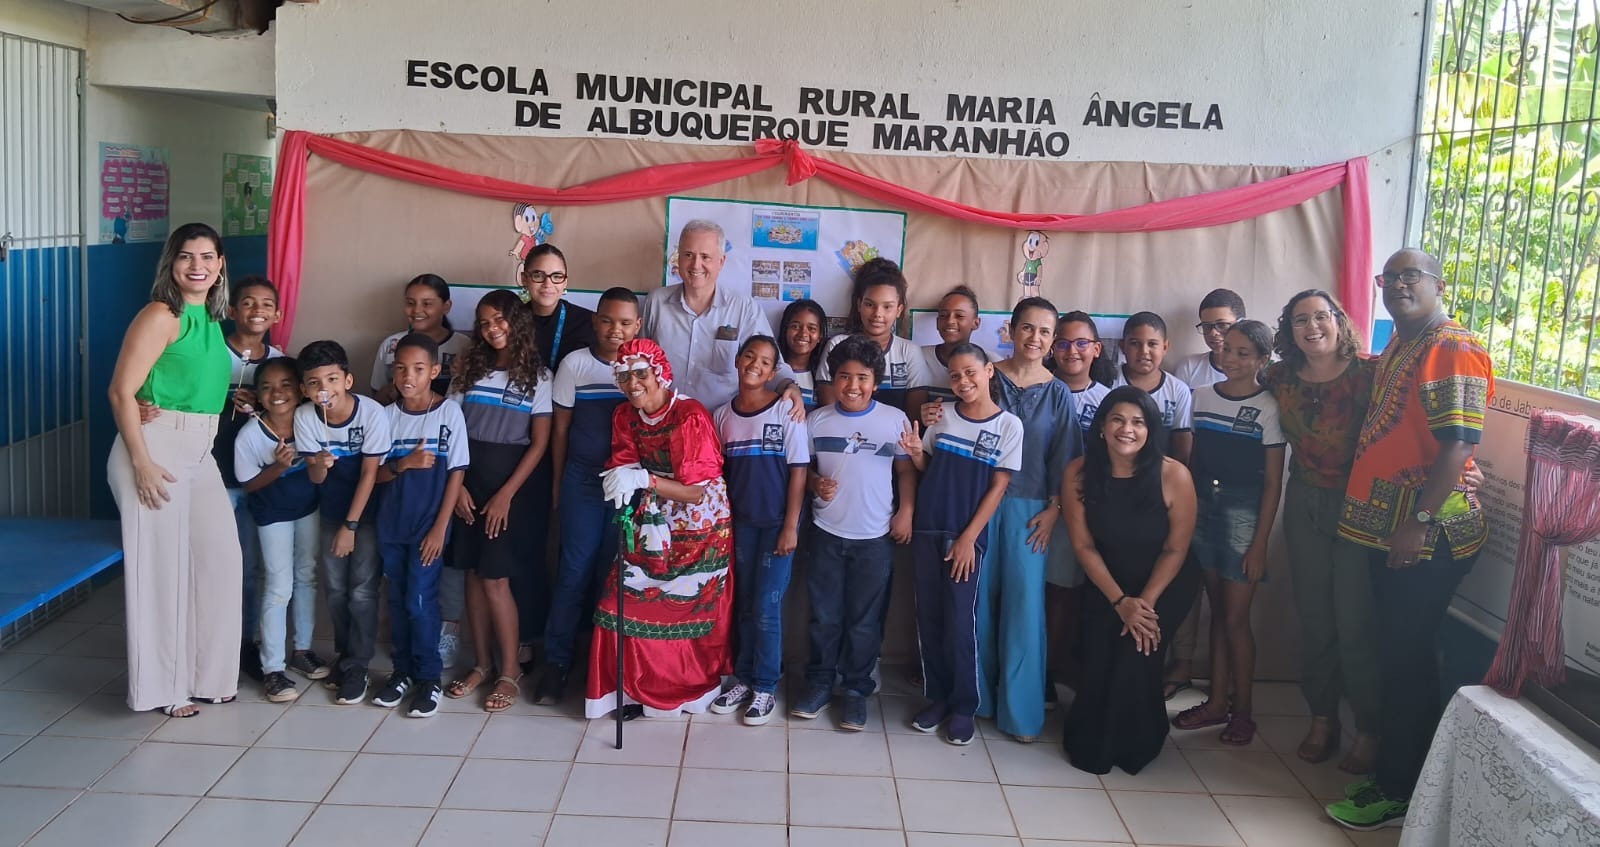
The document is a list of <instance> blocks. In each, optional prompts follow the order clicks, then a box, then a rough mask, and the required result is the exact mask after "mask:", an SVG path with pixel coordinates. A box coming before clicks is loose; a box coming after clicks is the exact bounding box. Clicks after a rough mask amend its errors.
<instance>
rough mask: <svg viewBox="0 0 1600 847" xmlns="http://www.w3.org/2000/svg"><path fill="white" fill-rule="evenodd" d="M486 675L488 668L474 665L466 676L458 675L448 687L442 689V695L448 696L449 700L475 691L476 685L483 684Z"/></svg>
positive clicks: (458, 698)
mask: <svg viewBox="0 0 1600 847" xmlns="http://www.w3.org/2000/svg"><path fill="white" fill-rule="evenodd" d="M488 675H489V669H488V668H483V667H475V668H473V669H472V670H470V671H467V675H466V676H463V677H458V678H456V680H455V681H453V682H451V683H450V685H449V687H448V688H446V689H445V690H444V696H446V697H449V698H450V699H451V700H460V699H461V698H463V697H465V696H467V695H468V694H471V693H472V692H474V691H477V690H478V686H480V685H483V680H484V678H485V677H487V676H488Z"/></svg>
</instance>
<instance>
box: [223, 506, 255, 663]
mask: <svg viewBox="0 0 1600 847" xmlns="http://www.w3.org/2000/svg"><path fill="white" fill-rule="evenodd" d="M227 492H228V502H229V503H230V504H231V505H232V506H233V522H234V524H235V526H237V527H238V529H239V552H240V553H241V554H243V557H244V558H243V562H244V605H243V607H242V612H243V615H244V621H243V623H244V625H243V626H241V627H240V628H239V631H240V632H242V633H244V640H245V641H255V640H257V639H258V638H260V636H261V633H260V631H259V630H260V628H261V621H260V619H259V613H260V611H261V543H260V541H259V540H257V538H256V520H255V518H253V517H251V516H250V509H249V507H247V506H245V497H246V495H245V493H244V489H243V488H229V489H227Z"/></svg>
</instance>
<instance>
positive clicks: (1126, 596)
mask: <svg viewBox="0 0 1600 847" xmlns="http://www.w3.org/2000/svg"><path fill="white" fill-rule="evenodd" d="M1132 596H1133V595H1131V594H1124V595H1122V596H1121V597H1118V598H1117V602H1115V603H1112V604H1111V608H1113V609H1115V608H1117V607H1118V606H1121V605H1122V601H1124V600H1126V599H1128V598H1129V597H1132Z"/></svg>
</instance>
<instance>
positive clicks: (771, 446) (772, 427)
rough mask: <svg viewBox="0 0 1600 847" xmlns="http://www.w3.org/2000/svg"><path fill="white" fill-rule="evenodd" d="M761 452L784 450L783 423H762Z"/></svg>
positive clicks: (780, 451)
mask: <svg viewBox="0 0 1600 847" xmlns="http://www.w3.org/2000/svg"><path fill="white" fill-rule="evenodd" d="M761 452H763V453H782V452H783V424H775V423H769V424H762V425H761Z"/></svg>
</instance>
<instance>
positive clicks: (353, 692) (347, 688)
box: [334, 668, 367, 706]
mask: <svg viewBox="0 0 1600 847" xmlns="http://www.w3.org/2000/svg"><path fill="white" fill-rule="evenodd" d="M339 676H340V679H339V696H338V697H336V698H334V702H336V703H338V704H339V705H341V706H349V705H351V704H354V703H360V702H361V701H362V700H365V699H367V671H366V669H365V668H350V669H349V670H346V671H344V672H343V673H341V674H340V675H339Z"/></svg>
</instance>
